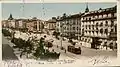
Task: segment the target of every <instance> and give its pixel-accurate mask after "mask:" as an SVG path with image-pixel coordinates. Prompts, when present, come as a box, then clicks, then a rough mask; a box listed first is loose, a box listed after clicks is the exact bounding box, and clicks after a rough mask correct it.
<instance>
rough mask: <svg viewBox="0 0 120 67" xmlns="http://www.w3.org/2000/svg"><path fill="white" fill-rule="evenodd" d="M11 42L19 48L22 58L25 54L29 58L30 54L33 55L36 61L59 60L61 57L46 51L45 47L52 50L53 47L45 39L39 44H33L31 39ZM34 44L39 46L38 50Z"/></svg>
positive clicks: (17, 39) (16, 39) (18, 39)
mask: <svg viewBox="0 0 120 67" xmlns="http://www.w3.org/2000/svg"><path fill="white" fill-rule="evenodd" d="M32 40H33V39H32ZM11 42H12V43H14V44H15V46H13V47H14V48H19V50H20V51H21V54H20V57H22V55H23V54H27V55H26V56H27V58H28V55H29V54H32V55H33V56H34V57H35V58H36V59H50V58H51V59H57V58H59V56H60V54H57V53H56V52H54V53H53V52H50V51H49V49H45V47H48V48H50V47H52V46H53V45H52V43H50V42H45V38H41V39H40V40H39V42H38V43H33V42H32V41H31V40H30V39H28V40H27V41H25V40H22V39H21V38H13V39H12V40H11ZM34 44H36V45H37V48H34V47H35V46H34Z"/></svg>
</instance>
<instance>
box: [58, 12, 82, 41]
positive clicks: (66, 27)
mask: <svg viewBox="0 0 120 67" xmlns="http://www.w3.org/2000/svg"><path fill="white" fill-rule="evenodd" d="M81 16H82V14H81V13H80V14H74V15H70V16H67V15H66V14H63V16H62V17H60V18H59V19H58V20H57V23H56V26H57V28H56V31H58V32H60V33H61V34H62V35H63V36H65V37H68V38H75V39H80V37H81Z"/></svg>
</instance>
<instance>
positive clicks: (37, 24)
mask: <svg viewBox="0 0 120 67" xmlns="http://www.w3.org/2000/svg"><path fill="white" fill-rule="evenodd" d="M43 22H44V21H42V20H39V19H37V18H32V19H29V20H28V22H27V23H26V27H27V29H28V31H30V32H41V31H42V29H43V28H44V24H43Z"/></svg>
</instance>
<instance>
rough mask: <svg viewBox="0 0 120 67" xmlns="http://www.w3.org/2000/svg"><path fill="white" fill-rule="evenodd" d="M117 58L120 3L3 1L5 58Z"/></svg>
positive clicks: (3, 47)
mask: <svg viewBox="0 0 120 67" xmlns="http://www.w3.org/2000/svg"><path fill="white" fill-rule="evenodd" d="M98 55H100V56H109V57H111V58H112V57H114V58H117V3H116V2H115V3H114V2H113V3H2V60H21V59H23V60H24V59H34V60H51V59H52V60H60V59H75V60H78V59H79V60H80V59H81V57H93V56H98Z"/></svg>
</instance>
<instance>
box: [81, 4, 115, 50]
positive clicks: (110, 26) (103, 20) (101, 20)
mask: <svg viewBox="0 0 120 67" xmlns="http://www.w3.org/2000/svg"><path fill="white" fill-rule="evenodd" d="M116 18H117V13H116V6H115V7H111V8H106V9H101V8H100V9H99V10H95V11H89V9H87V10H86V11H85V14H84V15H83V16H82V18H81V22H82V23H81V32H82V35H83V37H82V38H81V40H82V41H85V42H88V43H89V44H90V45H91V47H92V48H95V47H97V46H96V45H107V46H110V45H116V43H115V42H116V40H117V19H116ZM96 42H97V44H96Z"/></svg>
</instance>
